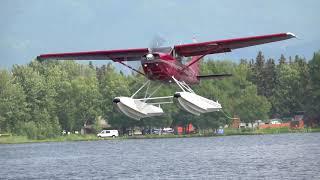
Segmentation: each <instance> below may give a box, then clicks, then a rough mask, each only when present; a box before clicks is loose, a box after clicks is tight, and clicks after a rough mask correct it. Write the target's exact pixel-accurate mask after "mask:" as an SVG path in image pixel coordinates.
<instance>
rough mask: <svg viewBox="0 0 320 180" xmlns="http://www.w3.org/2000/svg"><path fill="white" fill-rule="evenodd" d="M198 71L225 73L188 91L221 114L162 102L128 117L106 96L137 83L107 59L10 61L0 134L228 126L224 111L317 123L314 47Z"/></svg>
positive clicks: (319, 86) (318, 66)
mask: <svg viewBox="0 0 320 180" xmlns="http://www.w3.org/2000/svg"><path fill="white" fill-rule="evenodd" d="M200 68H201V74H204V75H205V74H219V73H232V74H233V76H232V77H230V78H225V79H221V80H207V81H202V82H201V83H200V85H196V86H193V87H192V88H193V89H194V91H195V92H196V93H198V94H200V95H202V96H204V97H207V98H210V99H214V100H218V101H219V102H220V103H221V104H222V105H223V111H224V113H222V112H214V113H209V114H203V115H201V116H193V115H191V114H188V113H185V112H184V111H181V110H180V109H179V108H177V107H176V106H175V105H167V106H163V108H164V111H165V112H167V114H166V115H165V116H162V117H156V118H147V119H143V120H141V121H136V120H132V119H129V118H127V117H126V116H124V115H122V114H120V113H119V112H116V111H115V110H114V109H113V106H112V99H113V98H114V97H116V96H129V95H130V94H132V93H133V92H135V91H136V90H137V89H138V88H139V87H140V86H141V84H142V83H143V82H144V81H145V78H144V77H143V76H141V75H139V74H136V73H133V74H124V73H122V72H121V71H120V72H119V71H118V70H116V69H115V68H114V67H113V66H112V65H111V64H108V65H103V66H100V67H95V66H93V65H92V63H89V64H88V65H86V64H79V63H77V62H75V61H47V62H38V61H36V60H34V61H32V62H30V63H29V64H27V65H14V66H13V67H12V68H11V70H10V71H8V70H0V128H1V129H0V133H1V134H5V133H8V134H13V135H15V136H14V137H16V135H17V136H19V137H21V136H22V137H24V138H25V137H27V138H28V139H38V140H45V139H50V138H61V137H63V138H66V139H68V136H67V137H64V136H61V132H62V130H66V131H67V132H74V131H80V130H81V128H82V127H83V126H84V125H85V124H86V125H92V127H93V130H95V131H99V130H100V129H101V126H100V125H99V124H98V123H97V122H98V119H100V118H102V119H105V120H107V122H108V124H109V125H111V127H112V128H114V129H118V130H120V131H121V132H125V131H126V130H127V129H129V128H132V127H141V128H144V127H148V128H152V127H169V126H176V125H180V126H187V124H189V123H192V124H194V125H195V126H196V128H197V129H198V130H200V131H201V130H206V129H209V130H213V129H216V128H218V127H219V126H222V125H225V124H230V122H231V120H230V118H228V117H229V116H232V117H233V116H237V117H240V118H241V121H243V122H246V123H252V122H253V121H254V120H257V119H261V120H265V119H268V118H271V117H288V116H292V115H293V113H294V112H296V111H305V112H306V115H307V116H308V119H310V120H312V121H310V123H309V122H307V123H306V124H307V125H311V124H313V125H319V121H317V119H318V120H319V115H320V114H319V109H320V92H319V90H320V76H319V75H320V52H317V53H315V54H314V56H313V58H312V59H311V60H306V59H305V58H303V57H300V56H295V57H284V56H283V55H281V56H280V58H279V60H274V59H271V58H265V57H264V56H263V53H262V52H259V53H258V55H257V57H256V59H255V60H247V59H241V60H240V61H239V63H236V62H231V61H227V60H215V59H206V60H204V61H202V62H201V66H200ZM176 90H177V87H176V85H167V86H163V88H161V90H160V91H159V92H158V93H157V95H159V96H162V95H163V96H167V95H170V94H173V93H174V92H175V91H176ZM211 132H212V131H211ZM70 137H72V136H70ZM70 137H69V138H70ZM76 137H78V136H77V135H75V138H76ZM79 137H81V136H79ZM85 137H87V136H85ZM88 137H90V136H88ZM11 140H12V141H14V139H11Z"/></svg>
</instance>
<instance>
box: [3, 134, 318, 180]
mask: <svg viewBox="0 0 320 180" xmlns="http://www.w3.org/2000/svg"><path fill="white" fill-rule="evenodd" d="M0 179H320V133H310V134H309V133H304V134H303V133H302V134H277V135H256V136H226V137H201V138H172V139H132V140H102V141H82V142H51V143H30V144H13V145H12V144H8V145H0Z"/></svg>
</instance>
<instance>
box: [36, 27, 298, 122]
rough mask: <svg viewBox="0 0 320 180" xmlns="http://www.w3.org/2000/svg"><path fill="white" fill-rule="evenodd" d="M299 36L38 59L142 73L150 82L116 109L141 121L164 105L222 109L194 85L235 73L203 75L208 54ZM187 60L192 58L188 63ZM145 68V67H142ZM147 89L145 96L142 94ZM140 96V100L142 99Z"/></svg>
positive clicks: (195, 110)
mask: <svg viewBox="0 0 320 180" xmlns="http://www.w3.org/2000/svg"><path fill="white" fill-rule="evenodd" d="M294 37H296V36H295V35H294V34H293V33H290V32H288V33H277V34H268V35H262V36H251V37H243V38H236V39H225V40H216V41H207V42H193V43H189V44H181V45H174V46H172V47H154V48H136V49H120V50H102V51H87V52H70V53H54V54H42V55H39V56H37V60H38V61H40V62H43V61H46V60H112V61H114V62H117V63H120V64H122V65H124V66H126V67H127V68H129V69H131V70H133V71H135V72H136V73H139V74H141V75H143V76H145V77H146V79H148V80H147V81H146V82H145V83H144V84H143V85H142V86H141V87H140V88H139V89H138V90H137V91H136V92H135V93H133V94H132V96H130V97H124V96H120V97H115V98H114V99H113V102H110V103H113V105H114V107H116V109H118V110H119V111H120V112H122V113H123V114H125V115H126V116H128V117H130V118H133V119H136V120H140V119H142V118H147V117H155V116H161V115H163V114H164V111H163V109H162V107H161V106H163V105H164V104H168V103H176V104H177V105H178V106H179V107H180V108H182V109H183V110H185V111H187V112H189V113H191V114H194V115H200V114H203V113H209V112H215V111H220V110H222V106H221V104H220V103H219V102H218V101H214V100H211V99H208V98H205V97H202V96H200V95H198V94H196V93H195V92H194V91H193V90H192V89H191V87H190V85H195V84H199V83H200V81H202V80H206V79H217V78H223V77H228V76H232V74H229V73H224V74H208V75H200V72H199V62H200V60H201V59H203V58H204V57H205V56H206V55H210V54H217V53H226V52H231V51H232V50H234V49H239V48H244V47H249V46H255V45H260V44H265V43H271V42H276V41H282V40H287V39H290V38H294ZM185 59H189V60H188V61H186V62H184V60H185ZM130 61H140V63H141V66H142V70H139V68H134V67H133V66H131V65H129V64H128V63H127V62H130ZM140 69H141V68H140ZM151 81H158V82H160V85H159V86H158V87H156V88H155V87H153V88H150V86H151ZM168 83H175V84H177V86H178V87H179V89H180V90H179V91H177V92H174V93H173V94H172V95H169V96H162V97H161V96H160V97H154V94H155V93H156V92H157V91H158V90H159V89H160V88H161V86H162V85H163V84H168ZM143 90H144V93H142V92H143ZM138 96H139V97H138Z"/></svg>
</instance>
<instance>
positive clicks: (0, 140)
mask: <svg viewBox="0 0 320 180" xmlns="http://www.w3.org/2000/svg"><path fill="white" fill-rule="evenodd" d="M310 132H320V128H312V129H311V128H305V129H297V130H292V129H289V128H267V129H257V130H252V129H246V130H240V129H231V128H226V129H224V135H215V136H232V135H261V134H278V133H310ZM208 136H214V135H213V134H212V133H207V134H186V135H174V134H166V135H156V134H150V135H145V136H121V137H117V138H115V139H117V140H125V139H156V138H191V137H208ZM112 139H113V138H98V137H96V135H94V134H91V135H76V134H72V135H67V136H58V137H55V138H47V139H28V138H27V137H26V136H11V135H6V136H0V144H19V143H38V142H64V141H97V140H112Z"/></svg>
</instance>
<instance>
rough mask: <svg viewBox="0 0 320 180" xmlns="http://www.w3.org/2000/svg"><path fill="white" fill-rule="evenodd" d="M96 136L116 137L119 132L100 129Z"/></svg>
mask: <svg viewBox="0 0 320 180" xmlns="http://www.w3.org/2000/svg"><path fill="white" fill-rule="evenodd" d="M97 136H98V137H100V138H105V137H113V138H115V137H118V136H119V132H118V130H102V131H101V132H100V133H99V134H97Z"/></svg>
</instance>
